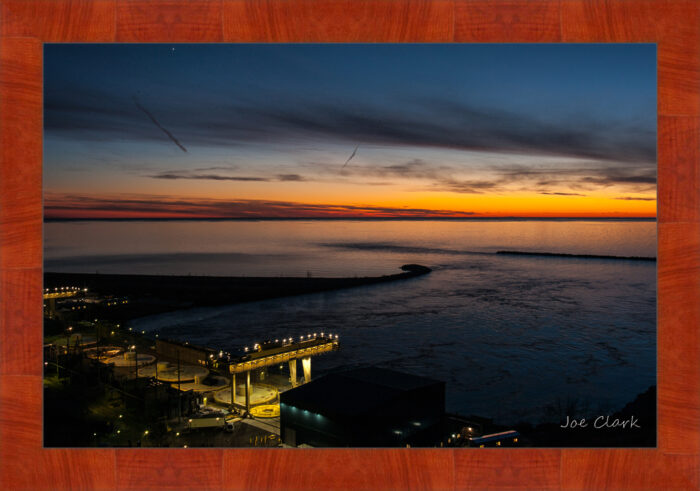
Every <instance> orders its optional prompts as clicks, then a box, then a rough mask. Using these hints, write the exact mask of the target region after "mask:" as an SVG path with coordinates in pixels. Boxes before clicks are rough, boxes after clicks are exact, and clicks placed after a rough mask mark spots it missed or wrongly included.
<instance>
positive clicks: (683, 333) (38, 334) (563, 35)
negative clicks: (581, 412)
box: [0, 0, 700, 490]
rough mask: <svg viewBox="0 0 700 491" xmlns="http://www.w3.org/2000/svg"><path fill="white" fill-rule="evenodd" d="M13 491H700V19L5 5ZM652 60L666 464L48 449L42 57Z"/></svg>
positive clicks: (662, 7)
mask: <svg viewBox="0 0 700 491" xmlns="http://www.w3.org/2000/svg"><path fill="white" fill-rule="evenodd" d="M0 6H1V10H0V140H1V146H0V323H1V327H0V466H1V470H0V488H2V489H8V490H16V489H29V490H40V489H47V490H59V489H232V490H233V489H241V490H250V489H280V490H282V489H284V490H288V489H348V490H356V489H379V490H387V489H506V488H507V489H567V490H573V489H581V490H591V489H603V488H608V489H665V490H671V489H698V488H700V471H699V470H698V469H700V2H698V1H696V0H666V1H664V0H508V1H506V0H492V1H488V0H464V1H462V0H432V1H431V0H278V1H274V0H269V1H264V0H189V1H188V0H0ZM243 41H245V42H360V41H362V42H586V43H589V42H603V43H614V42H651V43H657V55H658V216H657V222H658V263H657V265H658V306H657V309H658V446H657V448H655V449H556V448H552V449H512V448H510V449H506V448H498V449H323V450H322V449H308V450H302V449H298V450H281V449H270V450H264V449H102V448H95V449H44V448H43V446H42V426H41V421H42V368H43V367H42V308H41V304H42V296H41V293H42V246H43V244H42V219H43V211H42V62H43V61H42V53H43V50H42V44H43V43H44V42H243Z"/></svg>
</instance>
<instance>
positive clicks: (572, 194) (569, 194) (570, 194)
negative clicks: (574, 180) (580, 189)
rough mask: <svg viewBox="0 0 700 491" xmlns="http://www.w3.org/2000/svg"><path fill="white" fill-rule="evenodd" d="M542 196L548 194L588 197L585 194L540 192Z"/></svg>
mask: <svg viewBox="0 0 700 491" xmlns="http://www.w3.org/2000/svg"><path fill="white" fill-rule="evenodd" d="M540 194H548V195H551V196H586V195H585V194H579V193H548V192H544V191H543V192H540Z"/></svg>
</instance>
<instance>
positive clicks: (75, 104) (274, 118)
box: [45, 91, 656, 164]
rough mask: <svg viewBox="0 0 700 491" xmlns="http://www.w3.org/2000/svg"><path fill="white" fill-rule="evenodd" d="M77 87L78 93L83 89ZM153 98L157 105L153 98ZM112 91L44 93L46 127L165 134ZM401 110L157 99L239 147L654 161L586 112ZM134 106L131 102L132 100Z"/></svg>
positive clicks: (189, 124)
mask: <svg viewBox="0 0 700 491" xmlns="http://www.w3.org/2000/svg"><path fill="white" fill-rule="evenodd" d="M78 94H80V95H78ZM153 104H155V102H154V103H153ZM124 106H125V104H124V101H122V100H119V99H117V98H115V97H113V96H111V95H110V94H107V93H100V92H95V91H93V92H91V93H87V94H85V93H84V92H80V93H78V92H77V91H76V92H73V93H47V97H46V103H45V109H46V113H45V114H46V115H45V128H46V131H47V132H48V133H61V134H71V135H72V136H73V137H75V138H102V139H116V138H120V139H123V138H125V137H126V138H129V139H141V140H157V139H160V138H162V137H161V136H159V135H158V134H157V133H154V132H153V131H148V130H147V129H146V128H144V125H143V121H142V120H143V119H144V118H143V116H142V115H139V114H138V112H137V111H129V110H128V109H127V108H125V107H124ZM395 106H396V108H394V109H388V108H387V106H385V105H383V106H379V105H369V104H368V105H365V106H364V107H360V106H356V105H353V106H350V105H347V104H340V103H330V102H327V103H317V102H314V101H308V100H295V101H293V102H289V103H287V104H286V105H280V104H279V103H277V104H276V105H272V103H265V102H260V101H256V103H255V104H253V103H250V104H247V103H245V102H237V103H235V104H233V103H225V102H224V103H220V104H217V105H216V106H212V105H211V103H203V102H201V101H197V100H194V99H192V100H190V101H188V102H186V103H185V102H182V103H181V104H179V105H177V106H175V105H173V104H172V103H169V104H166V103H165V102H162V103H161V104H160V105H159V106H156V107H155V109H154V110H157V112H158V114H159V115H162V116H160V117H161V119H163V120H167V121H168V124H169V126H170V128H171V129H172V131H174V132H177V133H178V134H180V135H183V137H184V136H186V138H187V140H188V141H190V142H191V144H198V145H225V146H232V145H236V144H239V143H250V142H263V143H269V142H284V141H286V142H289V141H296V140H298V139H299V138H300V137H314V138H320V139H321V140H325V141H342V142H362V143H374V144H383V145H386V144H388V145H399V146H402V145H411V146H421V147H438V148H450V149H462V150H480V151H488V152H523V153H529V154H534V155H561V156H573V157H579V158H591V159H604V160H612V161H619V162H628V163H630V164H637V163H649V162H655V161H656V143H655V135H654V134H653V132H650V131H649V130H645V129H641V128H635V127H633V126H632V125H627V126H623V125H620V124H616V125H610V124H603V123H602V122H590V121H585V120H583V119H582V118H579V119H572V120H565V121H546V120H543V119H541V118H539V117H535V116H533V115H529V114H518V113H510V112H506V111H503V110H501V109H497V108H489V107H481V106H478V105H476V104H474V105H468V104H465V103H459V102H456V101H448V100H444V99H431V100H412V101H404V103H402V104H398V103H397V104H396V105H395ZM132 107H133V106H132Z"/></svg>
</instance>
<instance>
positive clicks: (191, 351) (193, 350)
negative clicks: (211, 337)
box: [156, 339, 218, 366]
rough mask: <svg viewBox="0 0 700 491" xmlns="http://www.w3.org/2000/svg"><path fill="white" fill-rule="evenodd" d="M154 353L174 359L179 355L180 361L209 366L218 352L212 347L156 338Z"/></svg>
mask: <svg viewBox="0 0 700 491" xmlns="http://www.w3.org/2000/svg"><path fill="white" fill-rule="evenodd" d="M156 353H158V357H159V358H160V357H165V358H170V359H172V360H176V359H178V357H179V359H180V363H187V364H191V365H200V366H209V364H211V363H212V362H213V360H215V359H217V358H218V352H217V351H214V350H213V349H210V348H203V347H201V346H195V345H191V344H189V343H186V342H185V343H183V342H180V341H171V340H167V339H156Z"/></svg>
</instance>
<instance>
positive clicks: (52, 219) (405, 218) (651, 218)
mask: <svg viewBox="0 0 700 491" xmlns="http://www.w3.org/2000/svg"><path fill="white" fill-rule="evenodd" d="M656 219H657V217H656V216H415V217H410V216H384V217H367V216H325V217H318V216H309V217H44V218H43V222H76V221H195V220H202V221H225V220H236V221H257V220H261V221H294V220H363V221H374V220H402V221H418V220H610V221H612V220H643V221H656Z"/></svg>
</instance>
